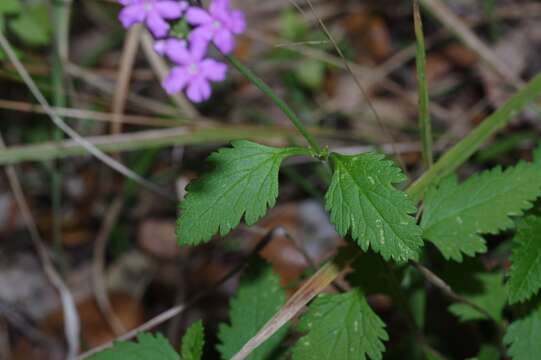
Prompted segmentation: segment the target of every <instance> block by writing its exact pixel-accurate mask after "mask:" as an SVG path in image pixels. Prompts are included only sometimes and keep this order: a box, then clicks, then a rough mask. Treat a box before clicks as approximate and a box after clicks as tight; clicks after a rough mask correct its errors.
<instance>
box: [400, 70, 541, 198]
mask: <svg viewBox="0 0 541 360" xmlns="http://www.w3.org/2000/svg"><path fill="white" fill-rule="evenodd" d="M539 94H541V74H538V75H537V76H536V77H534V78H533V79H532V80H530V82H528V84H526V85H525V86H524V87H523V88H522V89H521V90H519V91H518V92H517V93H516V94H515V95H513V96H512V97H511V98H510V99H509V100H507V102H505V104H503V105H502V106H501V107H500V108H499V109H498V110H496V111H495V112H494V113H492V115H490V116H489V117H487V118H486V119H485V120H484V121H483V122H482V123H481V124H480V125H479V126H478V127H477V128H476V129H475V130H473V131H472V132H470V133H469V134H468V136H466V137H465V138H464V139H462V140H461V141H460V142H458V143H457V144H456V145H455V146H453V147H452V148H451V149H450V150H449V151H447V152H446V153H445V154H444V155H443V156H442V157H441V158H440V159H439V160H438V161H437V162H436V163H435V164H434V166H433V167H432V168H430V170H428V171H427V172H426V173H424V174H423V176H421V177H420V178H419V179H418V180H417V181H415V182H414V183H413V184H412V185H411V186H410V187H409V188H408V190H407V192H408V194H409V196H411V197H412V199H414V200H419V199H420V198H421V197H422V195H423V192H424V190H425V189H426V188H427V187H428V186H429V185H432V184H434V183H436V182H437V181H439V180H440V179H441V178H443V177H445V176H447V175H449V174H450V173H452V172H453V171H454V170H456V169H457V168H458V167H459V166H460V165H462V164H463V163H464V162H465V161H466V160H468V159H469V158H470V157H471V156H472V155H473V153H475V152H476V151H477V150H478V149H479V148H480V147H481V145H483V143H484V142H485V141H486V140H487V139H488V138H489V137H490V136H492V135H493V134H494V133H495V132H496V131H498V130H500V129H501V128H503V127H504V126H505V125H506V124H507V123H508V122H509V121H510V120H511V119H512V118H513V117H514V116H515V115H517V114H518V113H519V112H520V111H521V110H522V109H523V108H524V107H526V105H528V104H529V103H531V102H533V101H534V100H536V99H537V98H538V97H539Z"/></svg>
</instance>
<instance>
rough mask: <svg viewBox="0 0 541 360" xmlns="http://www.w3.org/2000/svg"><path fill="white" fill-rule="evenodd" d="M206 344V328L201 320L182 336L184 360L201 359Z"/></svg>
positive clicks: (181, 350)
mask: <svg viewBox="0 0 541 360" xmlns="http://www.w3.org/2000/svg"><path fill="white" fill-rule="evenodd" d="M203 345H205V330H204V328H203V322H202V321H201V320H199V321H197V322H195V323H193V324H192V325H191V326H190V327H189V328H188V330H186V333H185V334H184V336H183V337H182V346H181V348H180V354H181V355H182V360H201V358H202V357H203Z"/></svg>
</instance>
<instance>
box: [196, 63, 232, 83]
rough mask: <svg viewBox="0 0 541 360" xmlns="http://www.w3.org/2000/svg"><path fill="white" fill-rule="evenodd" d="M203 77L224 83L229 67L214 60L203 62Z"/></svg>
mask: <svg viewBox="0 0 541 360" xmlns="http://www.w3.org/2000/svg"><path fill="white" fill-rule="evenodd" d="M200 66H201V75H202V76H204V77H205V78H207V79H209V80H212V81H224V80H225V74H226V73H227V65H225V64H223V63H221V62H218V61H216V60H213V59H206V60H203V61H202V62H201V65H200Z"/></svg>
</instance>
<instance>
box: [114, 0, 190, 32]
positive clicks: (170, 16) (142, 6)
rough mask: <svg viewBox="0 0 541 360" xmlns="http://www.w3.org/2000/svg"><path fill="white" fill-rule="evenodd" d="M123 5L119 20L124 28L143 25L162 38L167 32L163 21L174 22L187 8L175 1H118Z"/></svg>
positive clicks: (183, 3) (185, 5)
mask: <svg viewBox="0 0 541 360" xmlns="http://www.w3.org/2000/svg"><path fill="white" fill-rule="evenodd" d="M119 2H120V3H121V4H122V5H124V8H123V9H122V11H121V12H120V15H119V19H120V22H122V25H124V27H125V28H129V27H130V26H132V25H133V24H135V23H145V25H146V26H147V27H148V29H149V30H150V31H151V32H152V33H153V34H154V36H156V37H158V38H159V37H164V36H165V35H167V33H168V32H169V28H170V26H169V24H168V23H167V22H166V21H165V20H174V19H178V18H180V17H181V16H182V13H183V12H184V11H185V10H186V9H187V8H188V3H187V2H186V1H180V2H179V1H176V0H119Z"/></svg>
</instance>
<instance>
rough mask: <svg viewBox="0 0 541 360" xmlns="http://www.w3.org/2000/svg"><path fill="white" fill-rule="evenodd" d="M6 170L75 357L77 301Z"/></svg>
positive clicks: (69, 355) (1, 145)
mask: <svg viewBox="0 0 541 360" xmlns="http://www.w3.org/2000/svg"><path fill="white" fill-rule="evenodd" d="M2 38H3V35H2V33H1V32H0V40H2ZM4 148H5V144H4V139H3V137H2V135H1V134H0V150H2V149H4ZM5 171H6V174H7V177H8V182H9V185H10V187H11V191H12V192H13V196H14V197H15V200H16V202H17V206H18V207H19V210H20V212H21V216H22V218H23V221H24V223H25V225H26V227H27V229H28V231H29V233H30V238H31V239H32V243H33V245H34V248H35V249H36V252H37V253H38V256H39V258H40V261H41V264H42V266H43V270H44V272H45V274H46V276H47V278H48V279H49V281H50V282H51V284H52V285H53V286H54V287H55V288H56V290H57V291H58V293H59V295H60V301H61V303H62V310H63V314H64V332H65V336H66V341H67V344H68V352H67V359H68V360H71V359H75V358H76V356H77V354H78V353H79V347H80V343H79V335H80V328H81V326H80V320H79V315H78V314H77V309H76V307H75V301H74V300H73V296H72V295H71V293H70V291H69V289H68V287H67V286H66V285H65V284H64V281H63V280H62V278H61V277H60V275H59V274H58V272H57V271H56V269H55V268H54V264H53V262H52V260H51V258H50V257H49V254H48V252H47V249H46V247H45V245H43V240H42V238H41V235H40V234H39V231H38V228H37V225H36V223H35V222H34V218H33V217H32V213H31V211H30V207H29V206H28V203H27V202H26V198H25V195H24V192H23V189H22V187H21V183H20V182H19V178H18V176H17V172H16V170H15V167H14V166H6V167H5Z"/></svg>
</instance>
